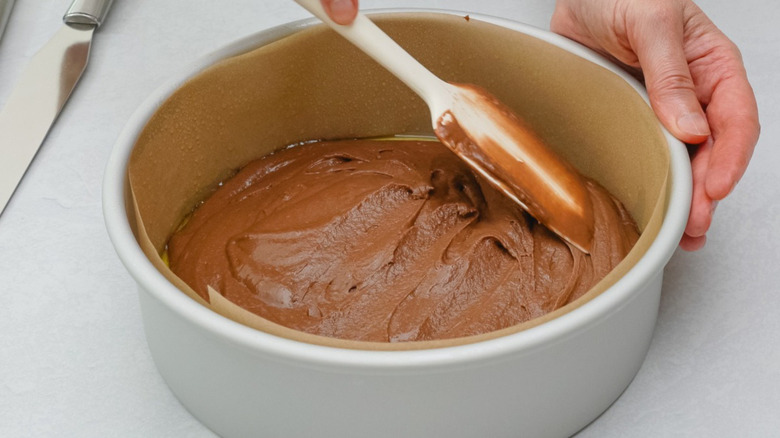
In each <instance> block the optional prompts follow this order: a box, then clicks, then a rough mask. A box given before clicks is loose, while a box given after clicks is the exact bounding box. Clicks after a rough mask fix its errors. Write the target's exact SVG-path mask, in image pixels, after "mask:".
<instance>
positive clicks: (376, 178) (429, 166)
mask: <svg viewBox="0 0 780 438" xmlns="http://www.w3.org/2000/svg"><path fill="white" fill-rule="evenodd" d="M586 185H587V189H588V191H589V192H590V197H591V199H592V202H593V211H594V215H595V219H596V220H595V224H596V228H595V234H594V240H593V245H592V248H591V252H590V254H585V253H583V252H581V251H579V250H577V249H576V248H574V247H573V246H571V245H570V244H568V243H565V242H564V241H562V240H560V239H559V238H558V237H556V236H555V235H554V234H553V233H551V232H550V231H549V230H547V229H546V228H544V227H543V226H541V225H539V224H538V222H536V220H534V219H533V218H532V217H531V216H529V215H528V214H526V213H525V212H523V211H522V210H521V209H520V207H519V206H517V205H516V204H515V203H514V202H512V201H511V200H509V199H508V198H506V197H505V196H504V195H502V194H501V193H499V192H498V191H497V190H496V189H494V188H493V187H492V186H490V185H489V184H487V183H486V182H484V181H483V180H481V179H480V178H479V177H476V176H475V175H474V173H473V172H472V171H471V170H470V169H469V168H468V166H467V165H466V164H465V163H464V162H462V161H461V160H460V159H458V158H457V157H456V156H455V155H454V154H453V153H452V152H450V151H449V150H448V149H447V148H445V147H444V146H442V145H441V144H440V143H438V142H421V141H373V140H352V141H336V142H320V143H313V144H306V145H302V146H296V147H293V148H289V149H285V150H282V151H279V152H277V153H275V154H272V155H269V156H266V157H264V158H261V159H259V160H257V161H254V162H252V163H250V164H249V165H247V166H246V167H245V168H243V169H242V170H241V171H240V172H239V173H238V174H237V175H235V176H234V177H233V178H231V179H229V180H228V181H226V182H225V183H224V185H222V186H221V187H219V188H218V189H217V190H216V191H215V192H214V194H213V195H212V196H211V197H210V198H209V199H208V200H207V201H206V202H205V203H204V204H203V205H201V206H200V207H198V208H197V209H196V211H195V212H194V213H193V215H192V217H191V218H190V220H189V221H188V222H187V223H186V225H185V226H184V227H183V228H182V229H181V230H179V231H178V232H177V233H176V234H175V235H174V236H173V237H172V238H171V240H170V243H169V255H170V263H171V269H172V270H173V271H174V272H175V273H176V274H177V275H179V276H180V277H181V278H182V279H183V280H184V281H185V282H187V283H188V284H189V285H191V286H192V287H193V289H195V290H196V291H197V292H198V293H199V294H200V295H201V296H203V297H204V298H206V299H207V298H208V293H207V289H206V287H207V286H208V285H211V286H212V287H213V288H214V289H216V290H217V291H220V292H221V293H222V294H224V295H225V296H226V297H227V298H228V299H229V300H231V301H233V302H234V303H236V304H238V305H240V306H242V307H244V308H246V309H247V310H249V311H251V312H254V313H256V314H258V315H260V316H262V317H264V318H267V319H269V320H271V321H274V322H277V323H279V324H282V325H284V326H287V327H290V328H294V329H297V330H302V331H305V332H309V333H314V334H319V335H323V336H330V337H337V338H343V339H354V340H364V341H389V342H400V341H414V340H430V339H445V338H454V337H461V336H468V335H475V334H480V333H485V332H489V331H493V330H497V329H501V328H505V327H508V326H512V325H515V324H518V323H521V322H523V321H527V320H529V319H532V318H536V317H538V316H541V315H544V314H545V313H548V312H550V311H552V310H555V309H557V308H559V307H561V306H563V305H565V304H566V303H568V302H571V301H572V300H575V299H577V298H578V297H579V296H581V295H582V294H584V293H585V292H586V291H587V290H588V289H589V288H590V287H591V286H593V285H594V284H595V283H596V282H598V281H599V280H600V279H601V278H603V277H604V276H605V275H606V274H607V273H608V272H609V271H610V270H611V269H612V268H613V267H615V266H616V265H617V264H618V263H619V262H620V260H622V259H623V257H624V256H625V255H626V253H628V251H629V250H630V249H631V247H632V246H633V245H634V243H635V242H636V240H637V238H638V232H637V229H636V225H635V224H634V222H633V220H632V219H631V217H630V216H629V214H628V213H627V212H626V210H625V209H624V208H623V206H622V205H621V204H620V203H619V202H618V201H617V200H616V199H614V198H613V197H611V196H610V195H609V194H608V193H607V192H606V191H605V190H604V189H603V188H601V187H600V186H599V185H598V184H596V183H595V182H592V181H587V183H586Z"/></svg>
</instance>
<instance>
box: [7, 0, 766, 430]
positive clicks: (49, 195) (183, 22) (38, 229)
mask: <svg viewBox="0 0 780 438" xmlns="http://www.w3.org/2000/svg"><path fill="white" fill-rule="evenodd" d="M16 3H17V4H16V6H15V8H14V10H13V12H12V16H11V21H10V22H9V25H8V28H7V29H6V32H5V35H4V36H3V38H2V40H0V104H2V102H4V101H5V99H6V98H7V96H8V95H9V93H10V91H11V88H12V85H13V83H14V82H15V79H16V77H17V76H18V75H19V73H20V72H21V69H22V68H23V67H24V65H25V64H26V63H27V60H28V59H29V57H30V56H32V55H33V54H34V53H35V52H36V51H37V49H38V48H40V47H41V46H42V45H43V44H44V43H45V42H46V41H47V40H48V39H49V37H51V36H52V35H53V34H54V33H55V31H56V29H57V28H58V26H60V17H61V16H62V14H63V12H64V11H65V10H66V9H67V7H68V5H69V1H68V0H17V2H16ZM698 3H699V5H700V6H701V7H702V9H704V11H705V12H706V13H708V14H709V15H710V17H711V18H712V19H713V21H714V22H715V23H716V24H718V26H719V27H720V28H721V29H722V30H723V31H724V32H725V33H726V34H727V35H729V36H730V37H731V38H732V39H733V40H734V41H735V42H736V43H737V44H738V45H739V46H740V47H741V49H742V53H743V55H744V59H745V63H746V65H747V69H748V72H749V75H750V79H751V82H752V84H753V86H754V88H755V91H756V94H757V96H758V102H759V108H760V111H761V121H762V125H763V134H762V137H761V140H760V142H759V145H758V148H757V149H756V152H755V155H754V158H753V161H752V163H751V165H750V168H749V169H748V172H747V174H746V175H745V177H744V179H743V180H742V182H741V184H740V185H739V186H738V187H737V189H736V190H735V191H734V193H732V195H731V196H730V197H729V198H728V199H727V200H726V201H724V202H722V203H721V204H720V206H719V208H718V212H717V216H716V219H715V221H714V224H713V226H712V230H711V232H710V234H709V235H710V242H709V243H708V244H707V246H706V247H705V249H704V250H702V251H699V252H697V253H684V252H681V251H679V250H678V252H677V253H676V254H675V255H674V257H673V258H672V260H671V262H670V263H669V265H668V267H667V269H666V276H665V281H664V292H663V298H662V302H661V309H660V316H659V321H658V327H657V329H656V333H655V337H654V340H653V343H652V346H651V348H650V352H649V354H648V356H647V360H646V362H645V363H644V366H643V367H642V369H641V370H640V372H639V374H638V376H637V377H636V379H635V380H634V382H633V383H632V384H631V386H630V387H629V388H628V390H627V391H626V392H625V393H624V394H623V396H622V397H621V398H620V399H619V400H618V401H617V402H616V403H615V404H614V405H613V406H612V407H611V408H610V409H609V410H608V411H607V412H606V413H604V414H603V415H602V416H601V417H600V418H598V419H597V420H596V421H595V422H594V423H592V424H591V425H590V426H589V427H587V428H586V429H585V430H584V431H582V432H581V433H580V436H581V437H613V436H614V437H621V436H646V437H657V436H676V435H682V436H778V435H780V285H779V284H778V280H779V279H780V274H778V272H780V262H778V258H779V257H778V256H779V255H780V248H779V247H778V243H780V242H778V237H779V236H780V184H778V180H779V179H780V177H778V165H779V164H780V148H778V144H777V143H778V140H780V132H779V131H778V128H780V126H778V110H780V103H778V100H777V97H778V94H777V93H778V91H777V90H778V89H780V83H779V81H778V78H780V73H778V71H779V70H780V58H778V53H780V41H779V40H780V31H778V30H777V29H778V26H779V24H778V23H780V2H776V1H773V0H743V1H733V0H701V1H699V2H698ZM553 5H554V1H553V0H504V1H500V0H480V1H465V0H460V1H455V0H451V1H433V0H429V1H423V0H407V1H391V0H385V1H379V0H374V1H371V0H364V1H363V6H364V7H365V8H378V7H426V8H450V9H456V10H463V11H468V12H478V13H483V14H488V15H495V16H500V17H505V18H509V19H514V20H517V21H523V22H526V23H530V24H533V25H536V26H538V27H544V28H546V27H547V26H548V23H549V19H550V16H551V15H552V10H553ZM304 17H307V13H306V12H305V11H303V10H302V9H301V8H300V7H298V6H297V5H295V4H294V3H293V2H292V0H221V1H220V0H132V1H131V0H116V1H115V2H114V6H113V9H112V10H111V12H110V14H109V17H108V19H107V21H106V23H105V25H104V26H103V27H102V28H101V29H100V31H99V32H98V33H97V34H96V36H95V44H94V46H93V52H92V57H91V61H90V65H89V67H88V69H87V72H86V73H85V75H84V77H83V78H82V82H81V84H80V85H79V86H78V88H77V89H76V91H75V93H74V95H73V96H72V97H71V99H70V102H69V103H68V104H67V106H66V107H65V109H64V112H63V113H62V115H61V117H60V118H59V120H58V121H57V123H56V125H55V126H54V128H53V129H52V131H51V132H50V134H49V136H48V138H47V140H46V141H45V143H44V144H43V147H42V149H41V151H40V152H39V154H38V156H37V157H36V159H35V161H34V163H33V164H32V166H31V168H30V169H29V171H28V172H27V175H26V176H25V178H24V180H23V181H22V183H21V186H20V187H19V189H18V190H17V192H16V195H15V196H14V198H13V200H12V201H11V203H10V205H9V206H8V208H7V209H6V211H5V213H4V214H3V215H2V216H0V291H1V292H0V293H1V294H2V295H1V296H0V436H2V437H16V436H58V437H111V436H144V437H172V436H177V437H181V436H185V437H211V436H213V434H212V433H211V432H210V431H209V430H207V429H206V428H205V427H204V426H202V425H201V424H200V423H198V421H197V420H195V419H194V418H193V417H191V416H190V415H189V414H188V413H187V411H185V410H184V408H182V406H181V405H180V404H179V403H178V402H177V401H176V399H175V398H174V396H173V395H172V394H171V393H170V391H169V390H168V388H167V387H166V385H165V383H164V382H163V381H162V379H161V378H160V376H159V375H158V374H157V371H156V369H155V367H154V363H153V362H152V359H151V356H150V354H149V351H148V349H147V346H146V341H145V338H144V332H143V327H142V326H141V317H140V312H139V308H138V301H137V297H136V290H135V284H134V282H133V281H132V280H131V278H130V276H129V274H127V272H126V271H125V270H124V268H123V267H122V265H121V264H120V262H119V260H118V258H117V257H116V255H115V253H114V251H113V249H112V247H111V243H110V242H109V240H108V237H107V235H106V232H105V230H104V226H103V218H102V213H101V203H100V196H101V182H102V181H101V180H102V177H103V168H104V165H105V163H106V160H107V158H108V155H109V153H110V151H111V148H112V144H113V142H114V140H115V139H116V138H117V136H118V134H119V132H120V130H121V128H122V126H123V125H124V123H125V121H126V120H127V119H128V118H129V116H130V114H131V113H132V112H133V111H134V110H135V108H136V107H137V106H138V105H139V104H140V103H141V102H142V100H143V99H144V98H145V97H146V96H147V95H148V94H149V93H151V92H152V91H153V90H154V89H155V88H157V87H158V86H159V85H161V84H162V83H163V81H165V80H166V79H167V78H168V77H169V76H170V75H171V73H172V72H173V71H175V70H176V69H177V68H179V67H180V66H182V65H184V64H186V63H188V62H190V61H191V60H192V59H193V58H196V57H199V56H201V55H204V54H206V53H208V52H210V51H212V50H214V49H216V48H218V47H220V46H222V45H224V44H226V43H228V42H230V41H232V40H234V39H237V38H239V37H242V36H244V35H247V34H250V33H254V32H257V31H259V30H262V29H266V28H269V27H272V26H276V25H279V24H282V23H285V22H288V21H291V20H297V19H300V18H304ZM1 135H2V133H0V136H1ZM1 141H2V138H1V137H0V142H1ZM0 159H2V156H1V155H0ZM572 366H573V367H576V364H572Z"/></svg>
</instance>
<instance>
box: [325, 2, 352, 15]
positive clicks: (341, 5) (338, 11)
mask: <svg viewBox="0 0 780 438" xmlns="http://www.w3.org/2000/svg"><path fill="white" fill-rule="evenodd" d="M330 12H331V14H333V15H335V16H339V17H345V16H348V15H350V14H351V12H352V0H333V1H332V2H330Z"/></svg>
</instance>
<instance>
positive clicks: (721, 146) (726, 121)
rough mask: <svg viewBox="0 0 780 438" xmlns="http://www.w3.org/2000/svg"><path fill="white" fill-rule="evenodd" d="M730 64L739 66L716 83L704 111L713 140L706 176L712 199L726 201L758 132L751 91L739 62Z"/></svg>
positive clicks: (750, 152)
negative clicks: (710, 127)
mask: <svg viewBox="0 0 780 438" xmlns="http://www.w3.org/2000/svg"><path fill="white" fill-rule="evenodd" d="M737 53H738V52H737ZM732 62H734V63H739V65H738V67H737V68H736V70H737V71H736V73H734V74H732V75H729V76H727V77H726V78H725V79H723V80H721V81H720V82H719V83H718V85H717V88H716V89H715V91H714V92H713V93H712V100H711V101H710V104H709V106H708V107H707V114H708V115H709V118H710V120H711V123H712V129H713V137H714V138H715V143H714V145H713V148H712V154H711V156H710V160H709V166H708V167H709V168H708V171H707V175H706V190H707V195H708V196H709V197H710V198H712V199H723V198H724V197H726V195H728V194H729V193H730V192H731V191H732V190H733V189H734V186H735V185H736V184H737V182H738V181H739V180H740V178H742V175H743V174H744V173H745V170H746V169H747V166H748V162H750V158H751V157H752V155H753V150H754V148H755V146H756V143H757V142H758V136H759V133H760V131H761V127H760V125H759V121H758V107H757V105H756V99H755V96H754V94H753V89H752V88H751V87H750V83H749V82H748V79H747V75H746V74H745V71H744V68H743V67H742V63H741V61H739V59H738V58H736V59H734V60H732Z"/></svg>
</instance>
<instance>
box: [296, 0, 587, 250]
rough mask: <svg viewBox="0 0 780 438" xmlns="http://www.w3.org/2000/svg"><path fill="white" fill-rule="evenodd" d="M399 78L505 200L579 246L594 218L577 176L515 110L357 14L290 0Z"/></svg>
mask: <svg viewBox="0 0 780 438" xmlns="http://www.w3.org/2000/svg"><path fill="white" fill-rule="evenodd" d="M295 1H296V2H297V3H298V4H300V5H301V6H303V7H304V8H306V9H307V10H308V11H309V12H311V13H312V14H314V15H315V16H316V17H317V18H319V19H321V20H322V21H323V22H325V23H326V24H327V25H328V26H330V27H331V28H333V29H334V30H335V31H336V32H338V33H339V34H340V35H341V36H343V37H344V38H346V39H347V40H349V42H351V43H352V44H354V45H356V46H357V47H358V48H360V49H361V50H362V51H363V52H365V53H366V54H367V55H369V56H370V57H372V58H374V60H375V61H377V62H378V63H379V64H381V65H382V66H383V67H385V68H386V69H387V70H389V71H390V72H391V73H393V74H394V75H395V76H396V77H397V78H398V79H400V80H401V81H403V82H404V83H405V84H406V85H408V86H409V88H411V89H412V90H413V91H414V92H415V93H417V94H418V95H419V96H420V97H421V98H422V99H423V100H424V101H425V103H426V104H427V105H428V108H429V109H430V112H431V120H432V122H433V129H434V132H435V133H436V136H437V137H438V138H439V140H441V142H442V143H443V144H444V145H446V146H447V147H448V148H450V150H452V151H453V152H454V153H455V154H457V155H458V156H459V157H460V158H461V159H463V160H464V161H465V162H466V163H468V164H469V166H470V167H471V168H472V169H474V170H475V171H476V172H478V173H479V174H481V175H482V176H483V177H484V178H485V179H486V180H487V181H489V182H490V183H491V184H492V185H494V186H495V187H496V188H498V189H499V190H501V191H502V192H503V193H504V194H506V195H507V196H508V197H509V198H510V199H512V200H514V201H515V202H517V203H518V204H520V205H521V206H522V207H523V208H524V209H525V210H526V211H527V212H528V213H530V214H531V215H532V216H534V217H535V218H536V219H537V220H538V221H539V222H541V223H542V224H544V225H545V226H546V227H547V228H548V229H550V230H551V231H553V232H554V233H556V234H557V235H558V236H560V237H562V238H563V239H565V240H567V241H568V242H569V243H571V244H572V245H574V246H575V247H577V248H579V249H580V250H582V251H584V252H589V251H590V249H591V244H592V241H593V231H594V218H593V206H592V204H591V199H590V194H589V192H588V191H587V189H586V186H585V182H584V179H583V178H582V176H580V175H579V173H578V172H577V171H576V170H575V169H574V168H573V167H572V166H571V165H569V164H568V163H567V162H566V161H564V160H563V159H561V158H560V157H559V156H558V155H557V154H555V152H554V151H552V149H550V148H549V147H548V146H547V145H546V144H545V143H544V142H543V141H542V140H541V138H539V136H537V135H536V134H535V133H534V132H533V131H532V130H531V129H530V128H529V127H528V126H527V125H526V124H525V123H524V122H523V121H522V120H521V119H520V118H519V117H518V116H517V115H515V114H514V113H513V112H512V111H511V110H510V109H509V108H508V107H506V106H505V105H503V104H501V103H500V102H499V101H498V99H496V98H495V97H493V96H491V95H490V94H489V93H487V92H486V91H485V90H482V89H480V88H478V87H475V86H472V85H463V84H451V83H447V82H444V81H442V80H441V79H439V78H438V77H436V76H435V75H434V74H433V73H431V72H430V71H429V70H428V69H426V68H425V67H424V66H423V65H422V64H420V63H419V62H417V61H416V60H415V59H414V58H412V56H411V55H409V54H408V53H407V52H406V51H405V50H404V49H403V48H401V46H399V45H398V44H396V43H395V41H393V40H392V39H391V38H390V37H389V36H388V35H387V34H385V33H384V32H382V30H381V29H379V28H378V27H377V26H376V25H375V24H374V23H373V22H372V21H371V20H369V19H368V18H367V17H366V16H365V15H363V14H360V13H358V15H357V17H356V18H355V21H354V22H353V23H352V24H350V25H346V26H345V25H339V24H336V23H335V22H333V20H331V19H330V17H328V15H327V14H326V13H325V10H324V9H323V7H322V5H321V4H320V0H295Z"/></svg>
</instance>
